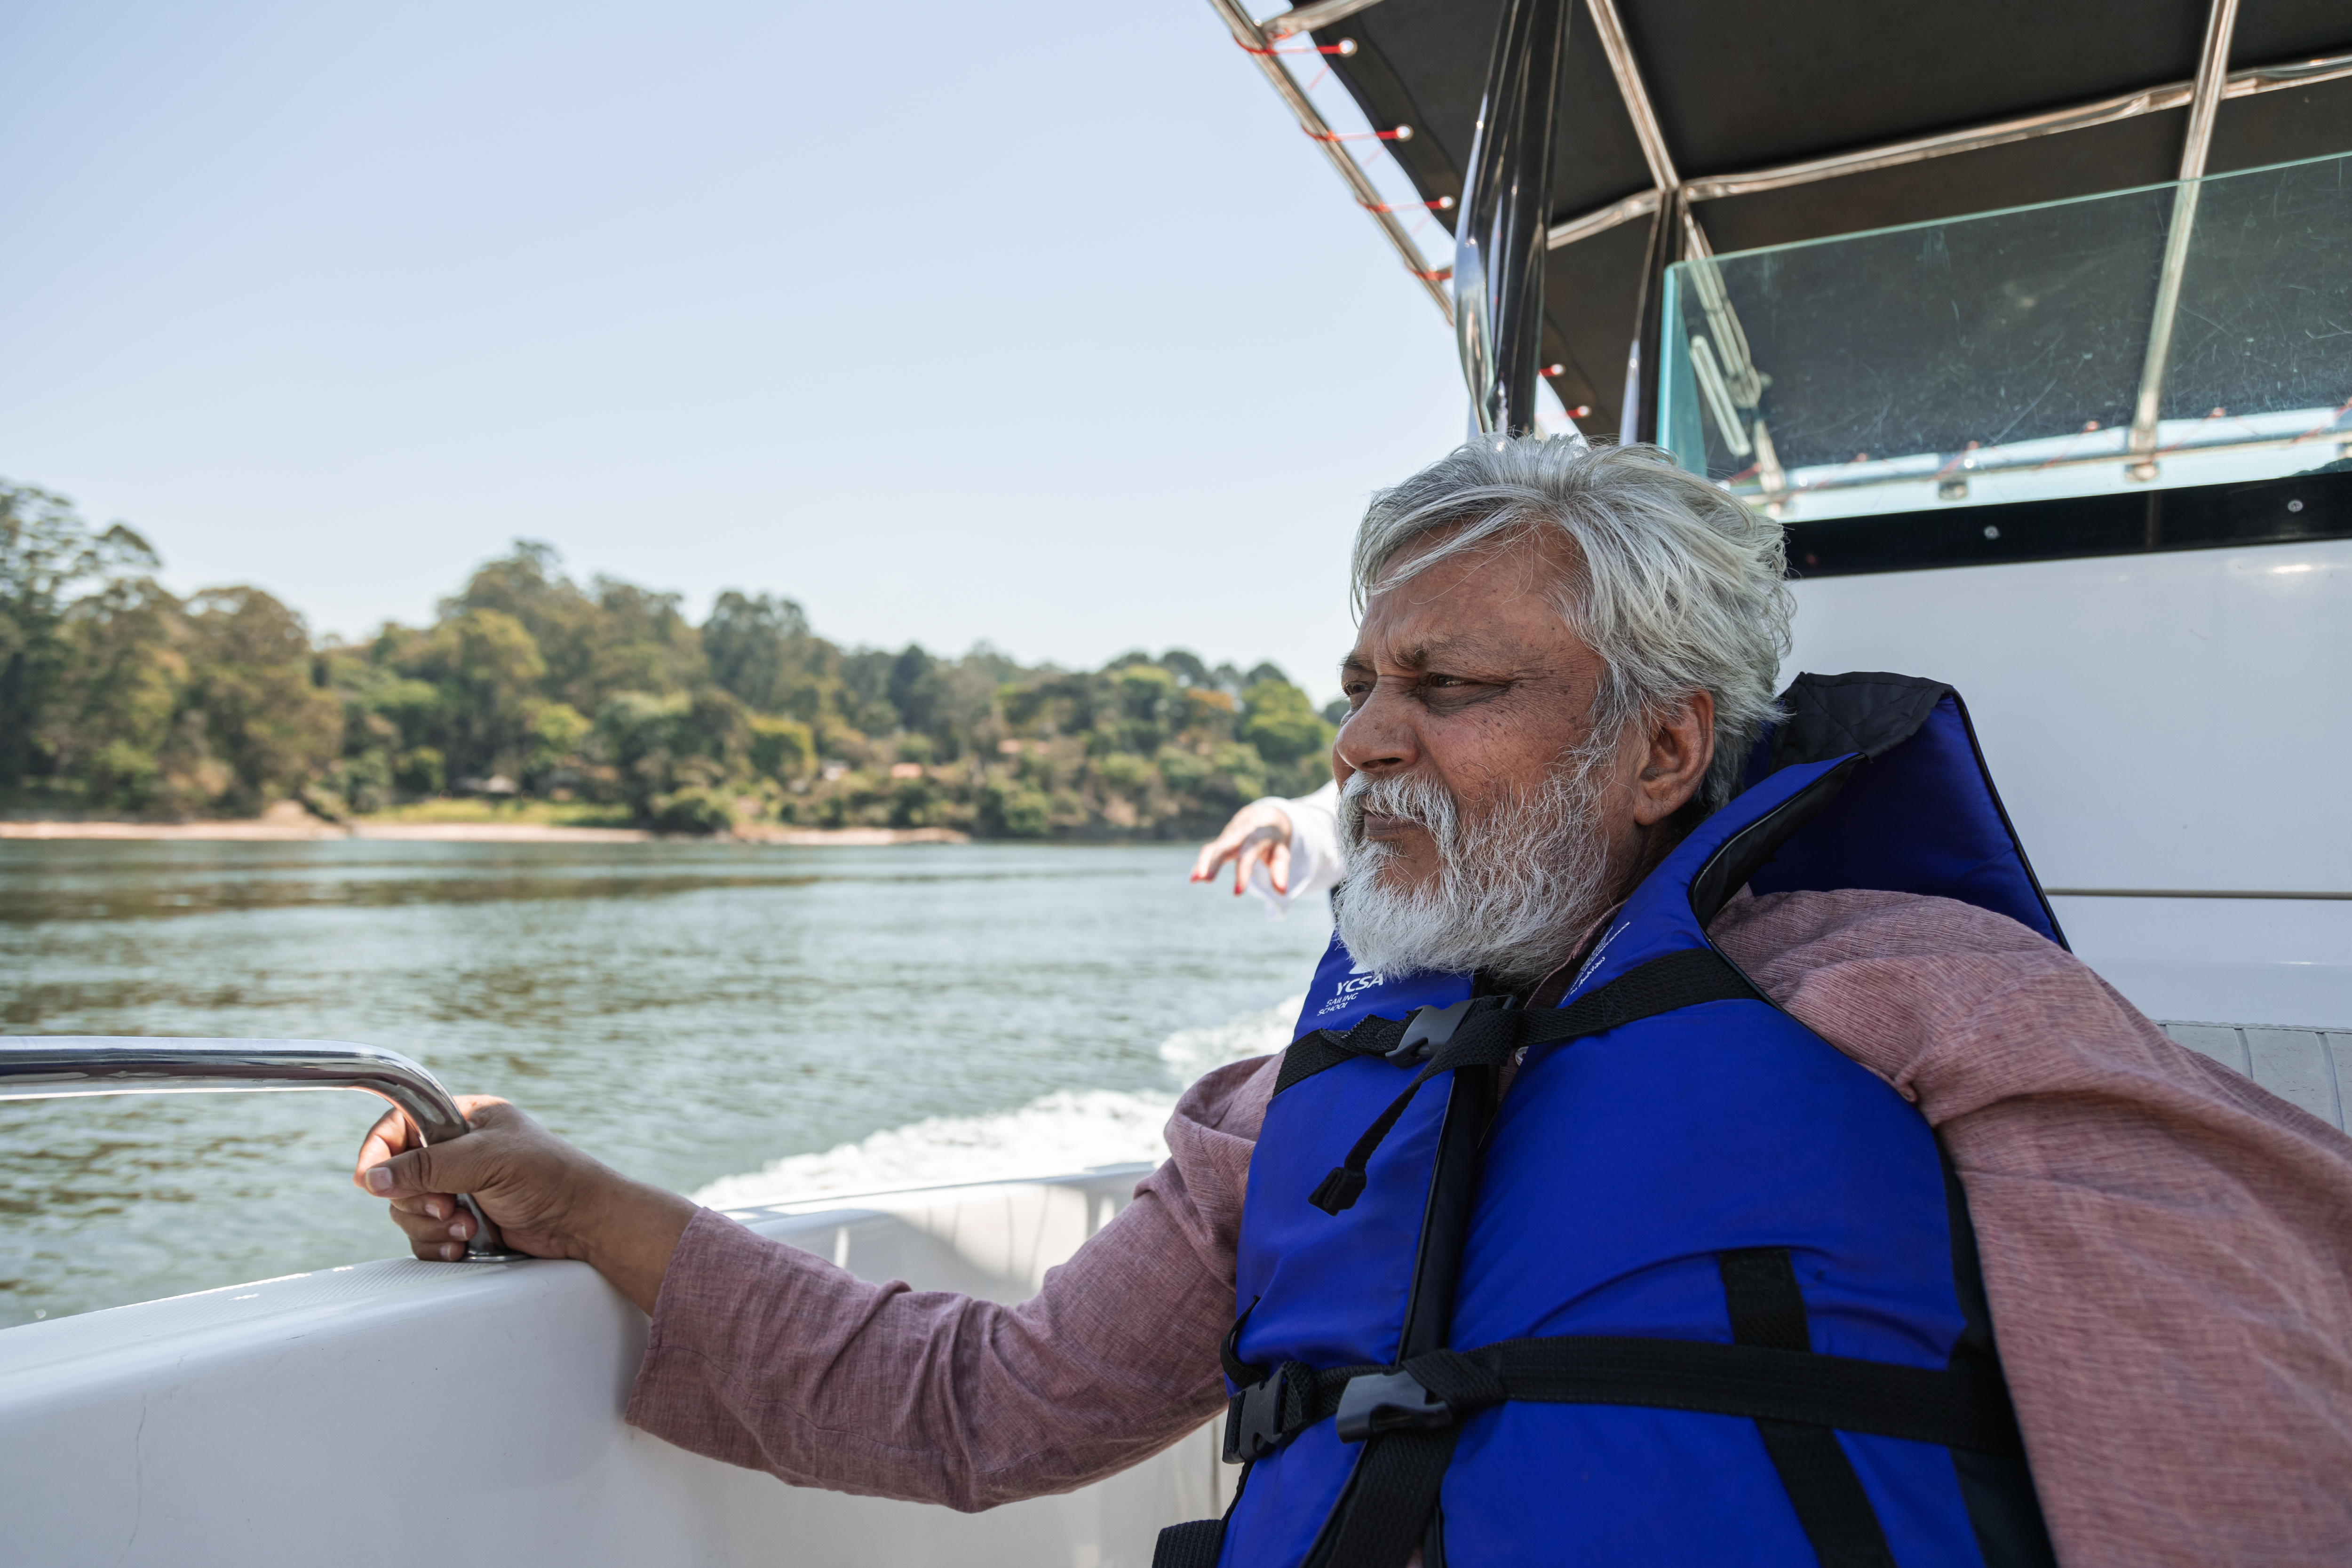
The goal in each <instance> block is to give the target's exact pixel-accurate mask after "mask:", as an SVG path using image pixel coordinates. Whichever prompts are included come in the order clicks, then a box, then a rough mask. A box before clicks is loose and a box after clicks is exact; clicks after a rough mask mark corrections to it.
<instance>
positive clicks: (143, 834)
mask: <svg viewBox="0 0 2352 1568" xmlns="http://www.w3.org/2000/svg"><path fill="white" fill-rule="evenodd" d="M319 838H381V839H388V840H405V841H408V842H411V843H431V844H645V843H651V842H653V841H654V840H656V839H664V838H667V839H677V840H684V841H687V842H692V841H693V839H692V837H691V836H689V835H685V834H663V833H648V832H646V831H645V830H644V829H642V828H636V827H554V826H548V825H547V824H545V823H537V822H383V823H366V822H362V823H352V824H351V825H349V826H346V825H344V824H341V823H334V822H323V821H320V819H319V818H317V817H315V816H310V815H309V814H307V813H302V814H299V815H288V814H285V813H279V812H273V813H271V814H269V815H268V816H262V817H258V818H255V819H253V820H251V821H246V822H65V821H40V822H5V821H0V840H5V839H81V840H94V839H104V840H202V841H214V842H237V843H295V842H300V841H304V840H310V839H319ZM730 840H731V841H733V842H737V843H744V844H777V845H784V846H789V847H824V846H831V847H836V848H871V847H878V846H882V845H888V844H963V843H968V842H969V841H970V840H971V835H970V834H968V833H959V832H957V831H956V830H955V829H954V828H951V827H838V828H821V827H783V826H761V825H756V824H755V825H752V826H745V827H740V828H738V829H737V830H736V831H735V832H733V833H731V834H722V835H719V836H717V837H714V838H712V839H707V840H703V842H712V843H725V842H728V841H730Z"/></svg>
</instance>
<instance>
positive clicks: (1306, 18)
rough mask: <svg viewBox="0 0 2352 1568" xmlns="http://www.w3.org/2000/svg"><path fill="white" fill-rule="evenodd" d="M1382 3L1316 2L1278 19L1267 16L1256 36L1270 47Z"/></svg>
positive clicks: (1367, 0) (1370, 0) (1359, 0)
mask: <svg viewBox="0 0 2352 1568" xmlns="http://www.w3.org/2000/svg"><path fill="white" fill-rule="evenodd" d="M1380 3H1381V0H1315V3H1314V4H1313V5H1300V6H1298V7H1297V8H1296V9H1293V10H1289V11H1285V12H1284V13H1283V14H1282V15H1281V16H1268V17H1267V18H1266V19H1265V21H1263V22H1260V23H1258V24H1257V34H1258V37H1261V38H1264V39H1265V41H1266V42H1267V43H1268V44H1270V45H1271V44H1278V43H1280V42H1282V40H1283V39H1285V38H1292V37H1297V36H1298V35H1299V34H1301V33H1311V32H1313V31H1315V30H1316V29H1317V28H1318V27H1328V26H1330V25H1331V24H1332V23H1334V22H1344V21H1346V20H1347V19H1348V18H1349V17H1350V16H1354V15H1355V14H1356V13H1357V12H1359V11H1369V10H1370V9H1371V8H1372V7H1373V6H1375V5H1379V4H1380Z"/></svg>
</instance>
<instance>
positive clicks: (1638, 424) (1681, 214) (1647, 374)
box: [1551, 0, 1706, 442]
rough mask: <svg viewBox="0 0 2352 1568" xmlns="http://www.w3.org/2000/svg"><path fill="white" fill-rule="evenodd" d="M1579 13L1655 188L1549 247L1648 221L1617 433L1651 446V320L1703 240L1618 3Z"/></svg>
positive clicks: (1657, 337) (1561, 229) (1567, 231)
mask: <svg viewBox="0 0 2352 1568" xmlns="http://www.w3.org/2000/svg"><path fill="white" fill-rule="evenodd" d="M1585 9H1586V10H1588V11H1590V12H1591V15H1592V26H1593V31H1594V32H1595V33H1596V34H1597V35H1598V36H1599V37H1600V39H1601V53H1602V54H1603V55H1604V56H1606V57H1607V58H1608V61H1609V74H1610V75H1611V76H1612V77H1614V78H1615V79H1616V81H1617V96H1618V97H1619V98H1620V99H1622V100H1624V104H1625V116H1626V118H1627V119H1628V120H1631V121H1633V139H1634V141H1635V142H1639V143H1640V144H1641V148H1642V161H1643V163H1647V164H1649V166H1650V179H1651V182H1652V184H1653V185H1654V189H1652V190H1650V191H1648V192H1646V193H1644V194H1643V195H1635V196H1632V197H1629V198H1627V199H1626V200H1623V201H1621V202H1618V203H1616V204H1614V205H1612V206H1608V207H1604V208H1602V209H1601V211H1600V212H1597V213H1589V214H1587V215H1585V216H1583V217H1581V218H1572V219H1570V221H1569V222H1567V223H1564V224H1559V225H1555V226H1554V227H1553V229H1552V235H1553V238H1552V239H1551V243H1552V244H1554V245H1568V244H1571V243H1573V242H1574V241H1576V240H1579V239H1582V238H1584V237H1587V236H1588V235H1592V234H1599V233H1601V231H1603V230H1604V229H1610V228H1614V227H1615V226H1617V225H1618V224H1621V223H1625V222H1629V221H1631V220H1632V219H1633V218H1637V217H1643V216H1651V226H1650V237H1651V243H1650V247H1649V254H1648V255H1647V256H1646V257H1645V258H1643V264H1642V284H1641V287H1640V289H1637V290H1636V291H1635V294H1634V305H1633V342H1632V345H1631V346H1630V347H1629V348H1628V349H1627V350H1626V351H1625V390H1624V393H1623V395H1622V400H1621V402H1620V404H1619V407H1618V434H1619V437H1620V438H1621V439H1622V440H1625V441H1628V442H1631V441H1642V440H1654V439H1655V438H1656V437H1657V433H1658V431H1657V410H1656V408H1655V407H1654V403H1655V399H1654V397H1652V396H1650V390H1651V388H1652V387H1653V386H1654V385H1655V384H1656V381H1657V378H1658V377H1659V375H1660V374H1663V369H1664V363H1665V362H1664V354H1665V342H1664V332H1665V322H1664V318H1663V316H1658V319H1656V320H1653V319H1652V318H1653V317H1654V316H1655V315H1657V307H1658V305H1659V303H1660V300H1661V296H1662V294H1663V292H1664V279H1665V273H1666V268H1669V267H1671V266H1673V265H1674V263H1675V260H1676V259H1677V258H1678V256H1679V254H1680V253H1681V251H1682V250H1683V248H1684V247H1685V246H1686V245H1688V244H1689V242H1690V239H1691V237H1693V236H1697V237H1698V243H1699V245H1700V246H1701V247H1705V246H1706V237H1705V236H1704V235H1702V234H1700V233H1699V228H1698V224H1697V221H1696V219H1694V218H1692V217H1691V216H1689V210H1688V206H1687V204H1686V200H1685V195H1684V191H1683V183H1682V177H1681V175H1680V174H1677V173H1676V172H1675V157H1674V152H1673V150H1672V149H1671V148H1669V147H1668V146H1667V145H1666V133H1665V129H1664V127H1663V126H1661V125H1660V124H1659V123H1658V111H1657V110H1656V108H1655V107H1654V105H1653V104H1652V103H1651V102H1650V89H1649V87H1648V85H1647V84H1646V83H1644V82H1643V80H1642V68H1641V64H1640V62H1639V61H1637V60H1636V59H1635V58H1633V39H1632V38H1631V37H1628V36H1627V35H1626V32H1625V19H1624V18H1623V17H1622V16H1619V15H1618V14H1617V5H1616V0H1585ZM1652 215H1654V216H1652ZM1645 383H1646V384H1645Z"/></svg>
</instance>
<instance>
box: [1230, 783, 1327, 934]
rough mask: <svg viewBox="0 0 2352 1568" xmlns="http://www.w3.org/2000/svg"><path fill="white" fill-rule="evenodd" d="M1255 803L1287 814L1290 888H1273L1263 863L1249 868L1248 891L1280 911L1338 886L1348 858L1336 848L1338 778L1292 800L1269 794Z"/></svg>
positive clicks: (1284, 912)
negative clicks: (1283, 889)
mask: <svg viewBox="0 0 2352 1568" xmlns="http://www.w3.org/2000/svg"><path fill="white" fill-rule="evenodd" d="M1257 804H1258V805H1270V806H1272V807H1274V808H1275V809H1276V811H1279V812H1281V813H1282V814H1283V815H1284V816H1287V817H1289V818H1290V891H1289V892H1287V893H1277V892H1276V891H1275V890H1274V883H1273V880H1272V879H1270V878H1268V877H1267V876H1266V874H1265V866H1264V865H1257V866H1253V867H1251V868H1250V879H1249V889H1250V891H1251V892H1253V893H1255V894H1256V895H1257V896H1258V897H1259V898H1261V899H1264V900H1265V901H1266V903H1267V904H1268V905H1270V906H1271V907H1272V909H1273V911H1274V913H1276V915H1281V914H1286V913H1287V912H1288V911H1289V909H1290V906H1291V905H1292V904H1293V903H1295V902H1297V900H1300V899H1308V898H1314V897H1317V896H1318V895H1320V894H1323V893H1328V892H1329V891H1330V890H1331V889H1334V888H1336V887H1338V886H1339V881H1340V879H1342V878H1344V877H1345V876H1346V875H1347V874H1348V862H1347V858H1346V857H1345V855H1344V854H1343V853H1342V852H1341V850H1340V848H1339V781H1338V780H1337V779H1333V780H1331V781H1330V782H1328V783H1327V784H1324V786H1323V787H1322V788H1321V789H1318V790H1317V791H1316V792H1315V793H1314V794H1313V795H1300V796H1298V797H1297V799H1295V800H1281V799H1277V798H1276V797H1275V796H1273V795H1268V796H1266V797H1265V799H1264V800H1261V801H1259V802H1257Z"/></svg>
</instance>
